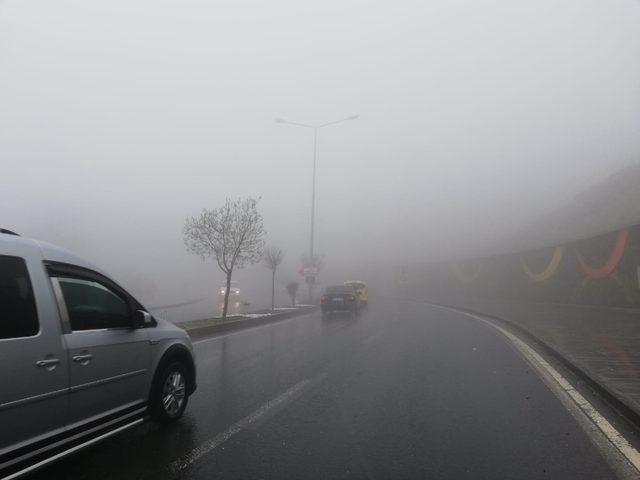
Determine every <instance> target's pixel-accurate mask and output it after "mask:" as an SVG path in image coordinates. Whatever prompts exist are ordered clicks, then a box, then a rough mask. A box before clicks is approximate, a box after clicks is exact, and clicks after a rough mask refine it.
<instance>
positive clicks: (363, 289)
mask: <svg viewBox="0 0 640 480" xmlns="http://www.w3.org/2000/svg"><path fill="white" fill-rule="evenodd" d="M344 284H345V285H350V286H352V287H353V288H354V289H355V291H356V292H357V293H358V297H360V304H361V305H362V306H363V307H364V306H366V305H367V301H368V300H369V292H367V284H366V283H364V282H362V281H360V280H347V281H346V282H344Z"/></svg>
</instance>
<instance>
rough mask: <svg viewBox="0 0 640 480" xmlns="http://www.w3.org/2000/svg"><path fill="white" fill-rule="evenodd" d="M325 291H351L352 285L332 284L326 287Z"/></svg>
mask: <svg viewBox="0 0 640 480" xmlns="http://www.w3.org/2000/svg"><path fill="white" fill-rule="evenodd" d="M325 292H326V293H353V287H351V286H349V285H332V286H330V287H327V289H326V290H325Z"/></svg>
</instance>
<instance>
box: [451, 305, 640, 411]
mask: <svg viewBox="0 0 640 480" xmlns="http://www.w3.org/2000/svg"><path fill="white" fill-rule="evenodd" d="M455 305H456V306H459V307H460V308H466V309H469V310H474V311H477V312H480V313H485V314H487V315H491V316H494V317H498V318H501V319H504V320H507V321H510V322H512V323H514V324H516V325H518V326H520V327H522V328H523V329H524V330H526V331H528V332H529V333H531V334H532V335H534V336H535V337H537V338H538V339H539V340H541V341H542V342H543V343H545V344H547V345H548V346H549V347H551V348H552V349H554V350H555V351H556V352H558V353H559V354H561V355H562V356H563V357H564V358H565V359H566V360H568V361H569V362H570V363H572V364H574V365H575V366H576V367H578V368H579V369H580V370H582V371H583V372H584V373H585V374H586V375H588V376H589V377H590V378H591V379H592V380H594V381H596V382H597V383H598V384H599V385H601V386H602V387H603V388H604V389H605V390H607V391H608V392H609V393H610V394H612V395H613V396H614V397H616V398H617V399H618V400H620V401H621V402H622V403H623V404H624V405H626V406H627V407H628V408H630V409H631V410H632V411H634V412H635V413H636V414H638V415H640V310H637V311H633V310H631V309H619V308H608V307H591V306H583V305H564V304H541V303H518V302H511V301H497V300H477V299H474V300H469V299H467V300H464V301H457V302H456V303H455Z"/></svg>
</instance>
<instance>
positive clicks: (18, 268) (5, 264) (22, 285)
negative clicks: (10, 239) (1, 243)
mask: <svg viewBox="0 0 640 480" xmlns="http://www.w3.org/2000/svg"><path fill="white" fill-rule="evenodd" d="M38 329H39V327H38V313H37V310H36V302H35V299H34V296H33V288H32V287H31V280H30V279H29V273H28V271H27V265H26V264H25V262H24V260H23V259H22V258H18V257H8V256H4V255H0V338H18V337H31V336H33V335H36V334H37V333H38Z"/></svg>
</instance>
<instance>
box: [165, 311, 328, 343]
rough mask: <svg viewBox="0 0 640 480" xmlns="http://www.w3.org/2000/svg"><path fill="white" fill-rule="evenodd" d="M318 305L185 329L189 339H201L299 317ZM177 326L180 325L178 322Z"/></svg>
mask: <svg viewBox="0 0 640 480" xmlns="http://www.w3.org/2000/svg"><path fill="white" fill-rule="evenodd" d="M317 309H318V307H309V308H301V309H298V310H288V311H285V312H282V313H276V314H274V315H269V316H265V317H257V318H240V319H237V320H230V321H227V322H224V323H218V324H215V325H206V326H203V327H195V328H190V329H185V330H186V332H187V334H189V337H191V340H193V341H196V340H202V339H205V338H207V337H212V336H215V335H219V334H222V333H229V332H235V331H238V330H246V329H249V328H253V327H259V326H261V325H267V324H269V323H275V322H279V321H281V320H287V319H289V318H293V317H300V316H302V315H306V314H308V313H312V312H314V311H316V310H317ZM178 326H180V325H179V324H178Z"/></svg>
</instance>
